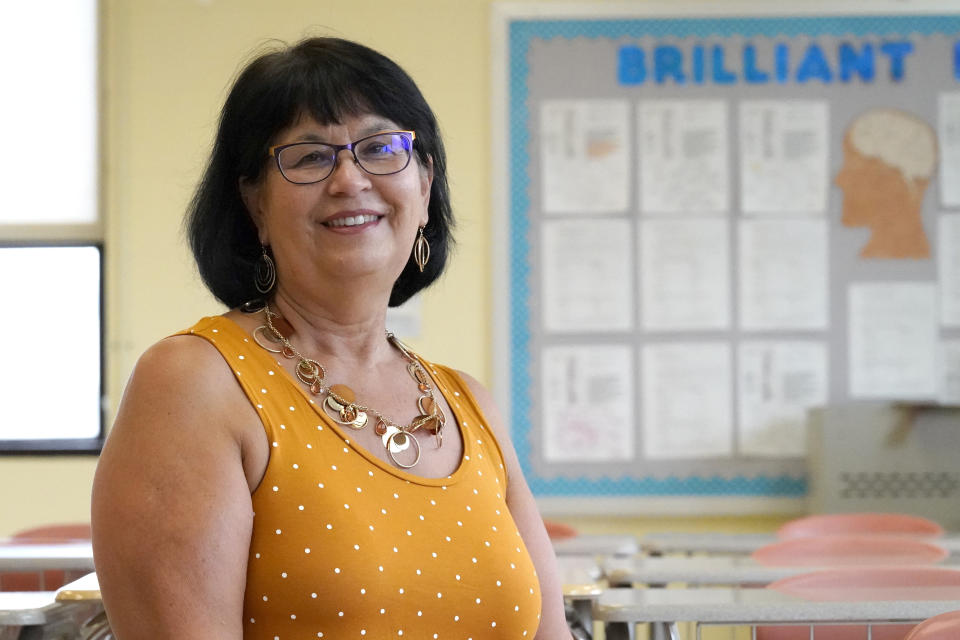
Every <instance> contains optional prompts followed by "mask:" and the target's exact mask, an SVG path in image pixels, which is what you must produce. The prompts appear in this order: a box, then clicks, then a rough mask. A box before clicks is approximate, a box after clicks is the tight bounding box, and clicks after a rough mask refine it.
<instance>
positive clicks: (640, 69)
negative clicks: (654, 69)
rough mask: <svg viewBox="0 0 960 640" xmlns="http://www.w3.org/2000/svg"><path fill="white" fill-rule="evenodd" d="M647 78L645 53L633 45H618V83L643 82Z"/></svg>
mask: <svg viewBox="0 0 960 640" xmlns="http://www.w3.org/2000/svg"><path fill="white" fill-rule="evenodd" d="M646 79H647V65H646V55H645V54H644V51H643V49H641V48H640V47H637V46H633V45H625V46H622V47H620V52H619V54H618V55H617V80H619V81H620V84H643V81H644V80H646Z"/></svg>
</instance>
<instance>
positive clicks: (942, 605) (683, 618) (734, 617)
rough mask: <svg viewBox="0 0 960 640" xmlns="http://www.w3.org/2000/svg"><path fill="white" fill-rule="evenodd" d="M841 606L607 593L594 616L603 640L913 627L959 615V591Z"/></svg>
mask: <svg viewBox="0 0 960 640" xmlns="http://www.w3.org/2000/svg"><path fill="white" fill-rule="evenodd" d="M849 592H850V594H851V595H850V599H849V600H845V601H815V600H812V599H801V598H798V597H796V596H791V595H787V594H784V593H780V592H778V591H774V590H772V589H738V588H731V589H728V588H716V589H695V588H694V589H608V590H606V591H604V592H603V594H601V595H600V597H599V598H598V599H597V601H596V603H595V605H594V609H593V615H594V619H596V620H598V621H600V622H602V623H603V624H604V625H605V628H606V638H607V640H624V639H631V638H633V637H634V630H635V626H636V625H637V624H638V623H647V624H649V625H650V626H651V637H652V638H653V639H654V640H664V639H667V638H674V637H677V628H676V623H678V622H697V623H700V624H705V625H710V624H724V625H736V626H740V625H752V624H758V623H759V624H767V623H773V624H804V625H805V624H827V623H841V624H843V623H861V624H871V623H873V624H877V623H887V622H899V623H905V622H906V623H916V622H920V621H922V620H924V619H926V618H930V617H932V616H935V615H938V614H941V613H946V612H947V611H955V610H957V609H960V588H954V589H946V590H945V589H944V588H942V587H938V588H926V587H913V588H911V589H910V590H909V595H908V596H907V597H906V598H904V592H905V590H904V589H889V588H873V589H869V588H868V589H852V590H849Z"/></svg>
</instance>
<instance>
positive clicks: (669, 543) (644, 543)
mask: <svg viewBox="0 0 960 640" xmlns="http://www.w3.org/2000/svg"><path fill="white" fill-rule="evenodd" d="M779 540H780V538H778V537H777V536H776V534H773V533H685V532H663V533H650V534H647V535H644V536H641V537H640V539H639V543H640V547H641V548H642V549H643V551H644V552H646V553H652V554H663V553H730V554H735V553H739V554H750V553H753V552H754V551H755V550H757V549H759V548H760V547H762V546H764V545H768V544H770V543H772V542H778V541H779ZM930 542H933V543H934V544H938V545H940V546H941V547H943V548H944V549H946V550H947V551H948V552H949V553H950V555H951V556H960V533H956V532H954V533H950V534H947V535H945V536H941V537H939V538H931V539H930Z"/></svg>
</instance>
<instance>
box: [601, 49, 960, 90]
mask: <svg viewBox="0 0 960 640" xmlns="http://www.w3.org/2000/svg"><path fill="white" fill-rule="evenodd" d="M734 47H737V48H738V49H739V50H737V49H735V48H734ZM836 47H837V48H836V49H835V50H832V51H830V52H829V54H830V55H829V57H828V55H827V52H825V50H824V48H823V45H822V44H820V43H817V42H816V41H814V42H810V43H809V44H808V43H807V42H804V43H802V44H799V43H794V42H793V41H790V40H787V41H783V42H777V43H773V44H772V47H771V48H770V49H768V48H766V47H764V48H763V49H759V50H758V45H756V44H754V43H752V42H750V41H749V40H748V41H746V42H743V43H742V44H740V43H737V44H733V43H724V42H721V43H717V41H716V40H715V41H714V43H713V44H711V43H697V44H692V45H687V46H684V45H680V44H657V45H654V46H652V47H649V48H646V47H643V46H640V45H636V44H627V45H621V46H620V47H619V48H618V50H617V80H618V81H619V83H620V84H621V85H624V86H637V85H642V84H644V83H645V82H647V81H648V80H649V81H650V82H655V83H656V84H657V85H685V84H696V85H703V84H714V85H734V84H737V83H744V84H749V85H766V84H771V83H774V82H776V83H777V84H781V85H784V84H787V83H790V82H796V83H797V84H801V85H802V84H807V83H809V82H811V81H819V82H820V83H822V84H825V85H829V84H831V83H833V82H834V81H837V82H842V83H844V84H848V83H851V82H858V81H859V82H861V83H872V82H875V81H876V77H877V72H878V65H882V64H883V63H882V62H878V61H877V57H878V56H879V55H883V56H885V58H886V59H887V60H889V78H890V80H891V81H893V82H901V81H903V79H904V77H905V76H906V72H907V58H908V56H909V55H910V54H911V53H913V51H914V45H913V43H912V42H911V41H909V40H889V41H886V42H878V41H877V39H876V38H873V39H870V38H864V41H856V40H847V41H842V42H839V43H837V45H836ZM834 54H835V56H834ZM948 55H952V58H953V59H952V64H953V76H954V79H956V80H957V81H958V82H960V39H958V40H957V41H956V42H955V43H954V45H953V49H952V53H951V54H948ZM881 73H882V72H881Z"/></svg>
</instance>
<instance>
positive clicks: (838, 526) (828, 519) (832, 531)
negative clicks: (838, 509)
mask: <svg viewBox="0 0 960 640" xmlns="http://www.w3.org/2000/svg"><path fill="white" fill-rule="evenodd" d="M858 533H859V534H868V535H875V534H884V535H898V536H911V537H915V538H936V537H939V536H942V535H943V527H941V526H940V525H939V524H937V523H936V522H934V521H933V520H929V519H927V518H921V517H919V516H909V515H904V514H901V513H828V514H821V515H815V516H806V517H803V518H797V519H796V520H791V521H790V522H787V523H786V524H784V525H783V526H781V527H780V528H779V529H777V537H779V538H784V539H789V538H805V537H811V536H828V535H839V534H858Z"/></svg>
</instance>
